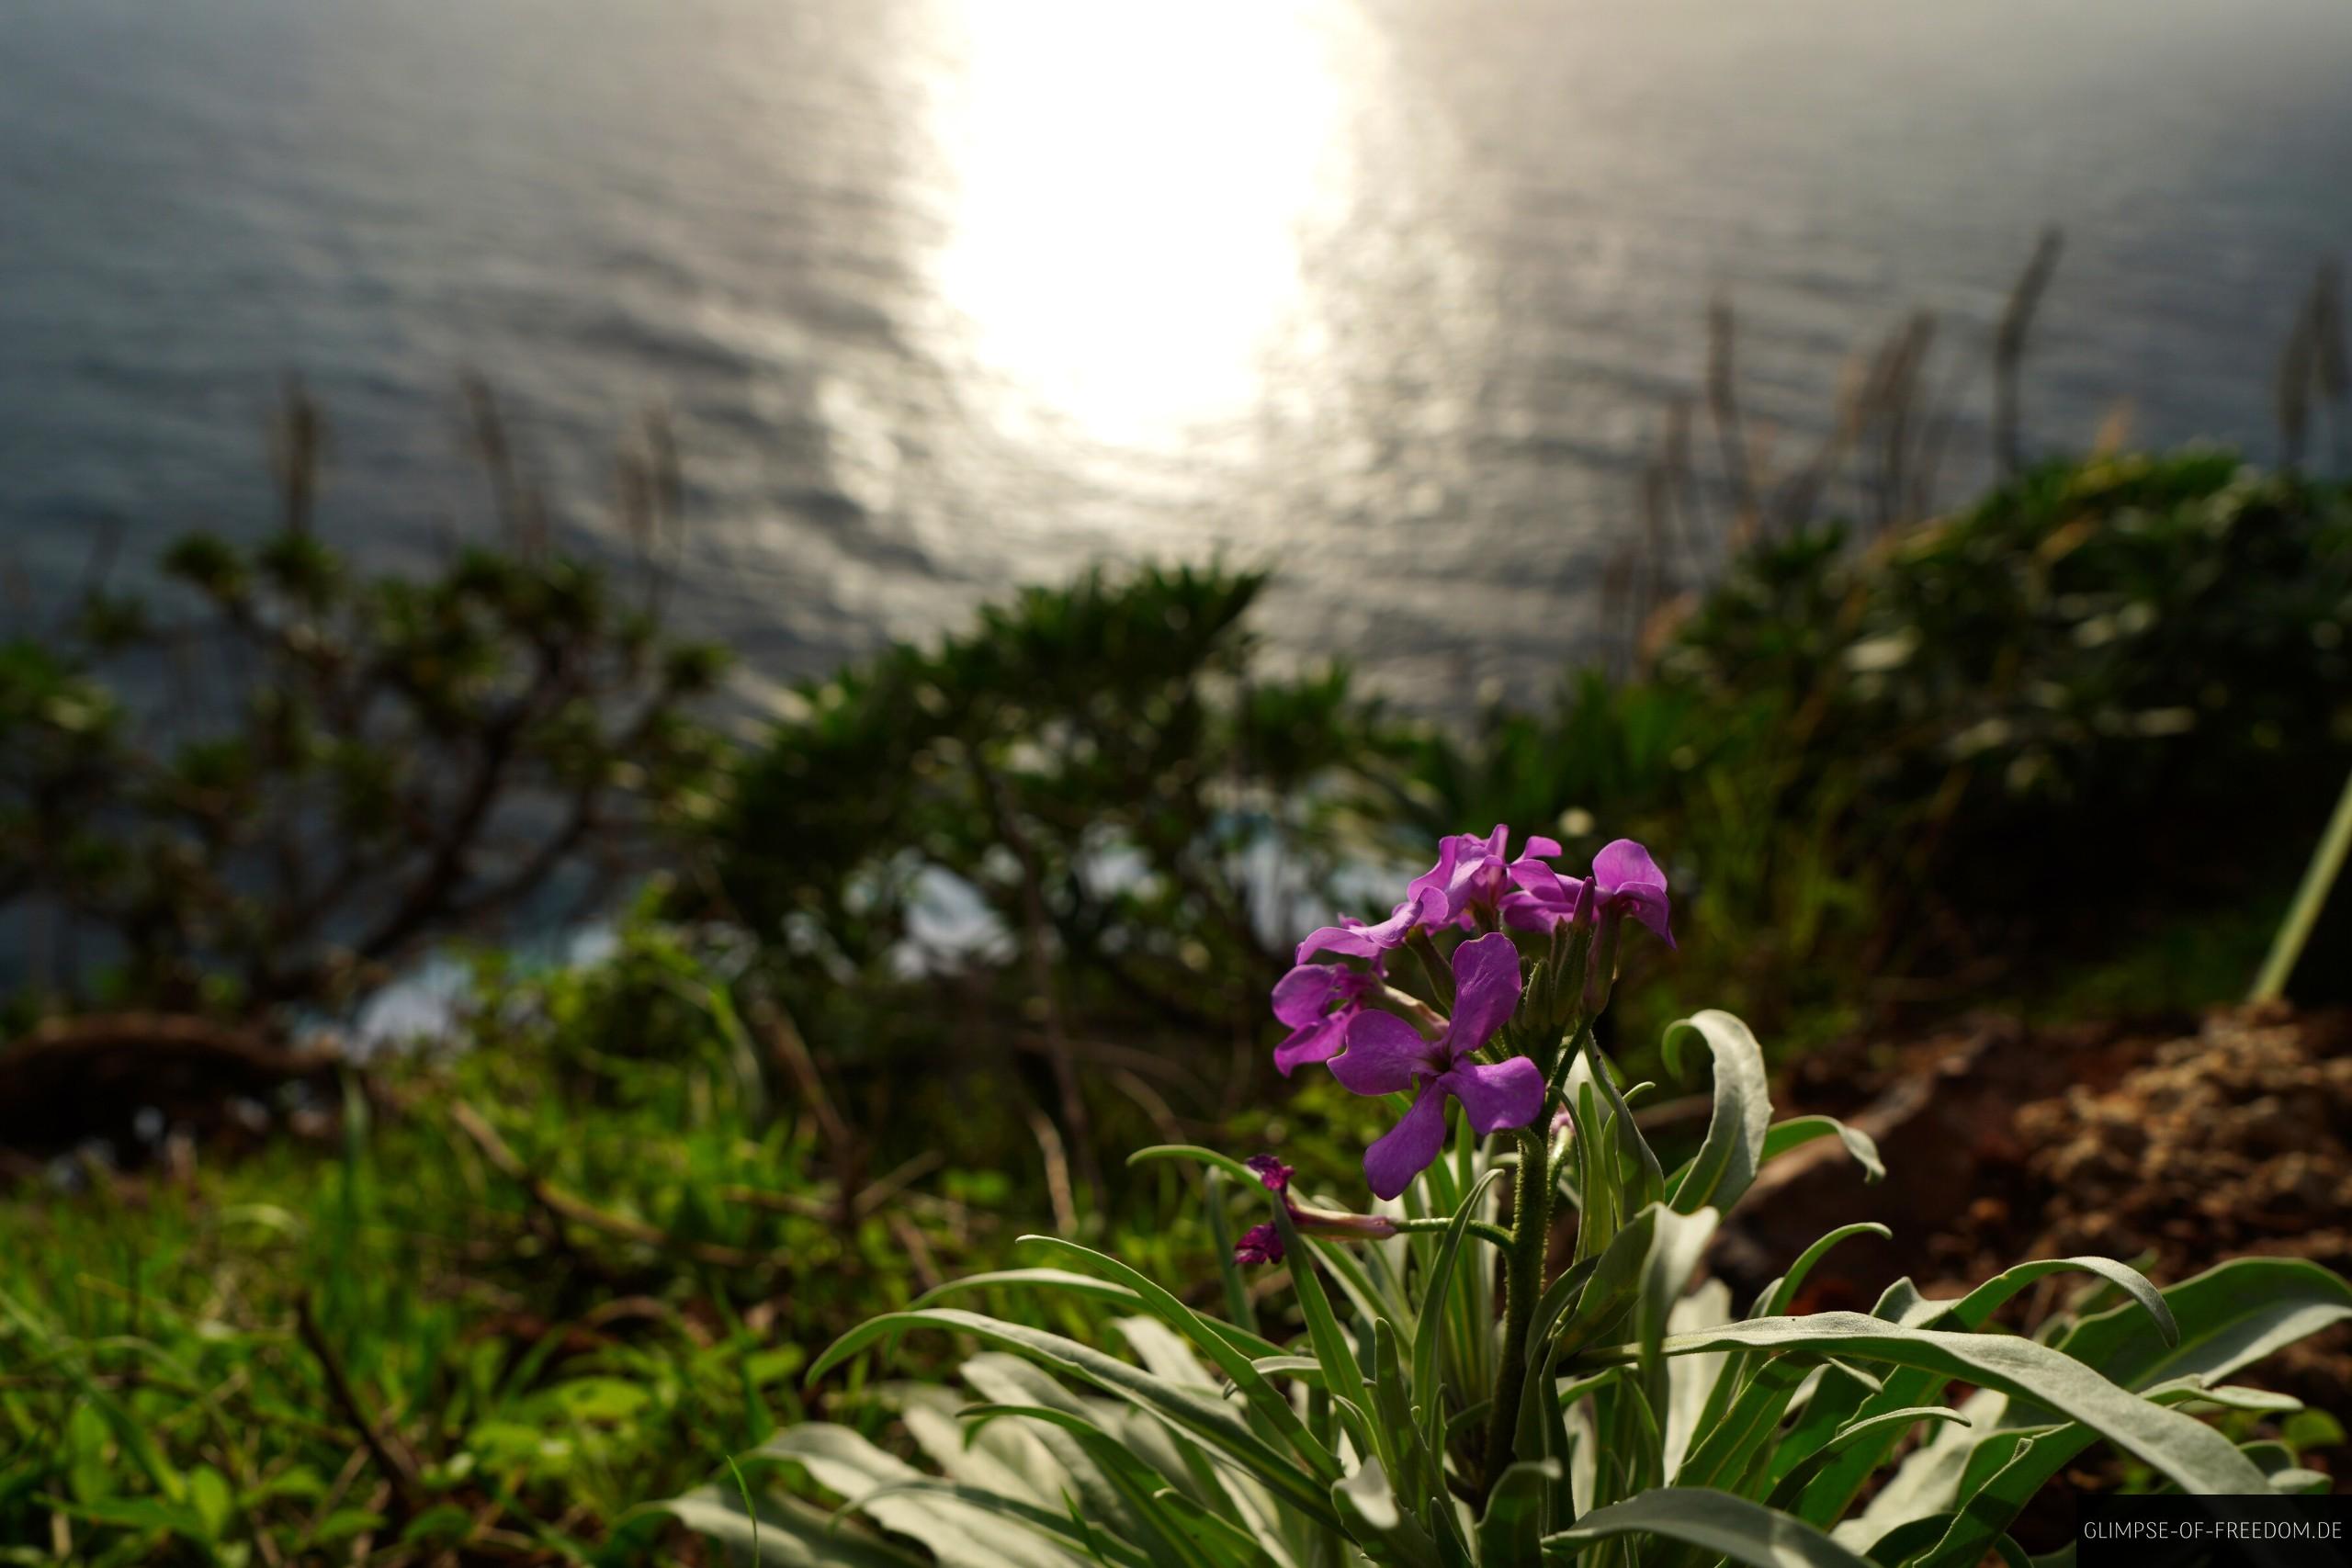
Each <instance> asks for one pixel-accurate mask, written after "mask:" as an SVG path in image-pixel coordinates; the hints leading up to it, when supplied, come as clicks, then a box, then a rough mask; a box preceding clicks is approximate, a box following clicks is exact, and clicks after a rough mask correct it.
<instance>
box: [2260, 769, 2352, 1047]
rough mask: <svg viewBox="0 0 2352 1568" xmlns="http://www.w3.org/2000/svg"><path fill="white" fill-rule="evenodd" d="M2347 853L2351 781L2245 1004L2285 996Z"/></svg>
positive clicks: (2351, 841)
mask: <svg viewBox="0 0 2352 1568" xmlns="http://www.w3.org/2000/svg"><path fill="white" fill-rule="evenodd" d="M2346 852H2352V778H2347V779H2346V780H2345V781H2344V795H2343V798H2342V799H2340V800H2338V801H2337V802H2336V803H2335V816H2334V817H2331V818H2328V823H2327V831H2326V832H2325V833H2324V834H2322V835H2321V836H2320V840H2319V849H2318V850H2317V851H2316V852H2314V853H2313V854H2312V863H2311V864H2310V865H2308V866H2306V867H2305V868H2304V869H2303V882H2302V886H2300V887H2298V888H2296V889H2295V901H2294V903H2293V904H2292V905H2290V907H2289V908H2288V910H2287V919H2285V921H2284V922H2282V923H2281V924H2280V926H2279V927H2278V936H2276V937H2275V938H2273V939H2272V940H2271V943H2270V955H2269V956H2268V957H2267V958H2265V959H2264V960H2263V961H2262V973H2261V974H2260V975H2258V976H2256V977H2255V982H2254V994H2253V995H2252V996H2251V997H2249V998H2246V999H2247V1000H2249V1001H2256V1002H2271V1001H2277V1000H2278V998H2279V997H2280V996H2282V995H2284V994H2285V992H2286V989H2287V978H2288V976H2290V975H2292V974H2293V973H2294V972H2295V961H2296V960H2297V959H2300V958H2301V957H2302V955H2303V944H2304V943H2305V942H2309V941H2310V940H2311V937H2312V927H2313V926H2314V925H2317V924H2318V923H2319V912H2320V910H2321V909H2322V908H2325V907H2326V904H2327V894H2328V889H2329V888H2331V887H2333V886H2335V878H2336V874H2337V873H2339V872H2341V871H2342V870H2343V869H2344V858H2345V855H2346Z"/></svg>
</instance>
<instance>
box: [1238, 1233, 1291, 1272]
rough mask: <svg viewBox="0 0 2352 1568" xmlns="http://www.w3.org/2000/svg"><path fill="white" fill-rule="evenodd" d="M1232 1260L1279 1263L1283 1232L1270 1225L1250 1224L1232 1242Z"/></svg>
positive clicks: (1281, 1258)
mask: <svg viewBox="0 0 2352 1568" xmlns="http://www.w3.org/2000/svg"><path fill="white" fill-rule="evenodd" d="M1233 1260H1234V1261H1235V1262H1236V1263H1280V1262H1281V1261H1282V1260H1283V1233H1282V1232H1280V1231H1278V1230H1276V1229H1275V1228H1274V1227H1273V1226H1272V1225H1251V1226H1250V1228H1249V1229H1248V1230H1246V1231H1243V1232H1242V1233H1241V1239H1240V1240H1239V1241H1238V1242H1237V1243H1235V1244H1234V1248H1233Z"/></svg>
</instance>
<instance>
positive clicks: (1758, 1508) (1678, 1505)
mask: <svg viewBox="0 0 2352 1568" xmlns="http://www.w3.org/2000/svg"><path fill="white" fill-rule="evenodd" d="M1627 1535H1653V1536H1657V1537H1659V1538H1661V1539H1662V1540H1673V1541H1680V1542H1682V1543H1684V1544H1685V1545H1689V1546H1695V1547H1698V1548H1700V1549H1701V1550H1702V1551H1710V1552H1713V1553H1716V1554H1717V1555H1720V1556H1723V1557H1727V1558H1730V1559H1731V1560H1732V1561H1733V1562H1745V1563H1747V1564H1749V1565H1750V1568H1870V1562H1869V1561H1868V1560H1867V1559H1865V1558H1861V1557H1858V1556H1856V1555H1855V1554H1854V1553H1853V1552H1850V1551H1847V1550H1846V1549H1845V1548H1844V1547H1842V1546H1840V1545H1838V1543H1837V1542H1836V1541H1834V1540H1830V1539H1829V1538H1828V1537H1827V1536H1826V1535H1824V1534H1822V1533H1821V1532H1820V1531H1819V1530H1817V1529H1814V1528H1813V1527H1812V1526H1811V1525H1809V1524H1806V1523H1805V1522H1804V1520H1802V1519H1797V1518H1792V1517H1790V1516H1788V1515H1786V1514H1779V1513H1774V1512H1773V1511H1772V1510H1771V1509H1770V1508H1767V1507H1766V1506H1764V1505H1762V1504H1761V1503H1756V1502H1751V1501H1749V1500H1748V1499H1747V1498H1745V1497H1735V1496H1733V1495H1731V1494H1730V1493H1728V1492H1713V1491H1709V1490H1706V1489H1705V1488H1702V1487H1692V1486H1666V1487H1659V1488H1657V1490H1655V1491H1649V1492H1645V1493H1643V1494H1641V1495H1639V1496H1636V1497H1630V1498H1627V1499H1626V1500H1625V1501H1624V1502H1623V1503H1614V1504H1611V1505H1610V1506H1608V1507H1605V1508H1596V1509H1594V1510H1593V1511H1592V1512H1591V1513H1589V1514H1587V1515H1586V1516H1585V1517H1583V1518H1581V1519H1578V1520H1577V1522H1576V1523H1575V1524H1574V1525H1572V1526H1571V1527H1569V1528H1568V1529H1565V1530H1560V1531H1557V1532H1555V1533H1554V1534H1552V1535H1548V1536H1545V1537H1544V1551H1546V1552H1549V1553H1555V1554H1561V1555H1566V1554H1570V1553H1575V1552H1580V1551H1584V1550H1586V1549H1587V1548H1588V1547H1590V1546H1592V1545H1594V1544H1595V1543H1596V1542H1600V1541H1604V1540H1613V1539H1615V1538H1617V1537H1619V1536H1627Z"/></svg>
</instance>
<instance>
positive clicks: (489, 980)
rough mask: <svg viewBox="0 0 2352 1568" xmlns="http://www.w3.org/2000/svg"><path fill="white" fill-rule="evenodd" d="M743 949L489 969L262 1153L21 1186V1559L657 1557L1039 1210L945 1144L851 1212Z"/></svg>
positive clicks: (10, 1272) (4, 1405)
mask: <svg viewBox="0 0 2352 1568" xmlns="http://www.w3.org/2000/svg"><path fill="white" fill-rule="evenodd" d="M742 956H743V955H742V953H741V950H740V944H739V943H738V942H736V941H735V940H734V939H733V938H732V937H731V936H729V934H727V933H724V932H711V931H695V930H689V929H680V928H674V927H665V926H662V925H657V924H654V923H652V922H650V921H648V920H644V919H632V920H631V921H629V922H628V923H627V924H625V925H624V926H623V928H622V929H621V931H620V933H619V936H618V940H617V944H616V947H615V948H614V950H613V951H612V952H611V953H609V954H608V955H606V956H605V957H603V958H601V959H598V960H597V961H595V962H594V963H592V964H584V965H582V966H578V967H571V968H555V969H540V970H534V971H526V970H525V969H523V968H522V967H520V966H518V965H517V964H515V963H514V962H513V961H512V960H511V959H507V958H503V957H498V956H494V955H490V956H485V957H484V958H483V959H482V960H481V965H480V970H479V976H478V980H477V983H476V985H475V987H474V988H473V990H472V992H471V994H470V997H469V1000H468V1002H467V1003H466V1005H465V1008H464V1010H463V1016H462V1019H461V1021H460V1023H459V1025H458V1027H457V1028H456V1029H455V1030H453V1031H452V1032H451V1035H450V1038H449V1040H448V1042H447V1043H446V1044H445V1046H444V1047H443V1048H439V1049H421V1050H418V1051H415V1052H409V1053H394V1054H389V1055H385V1056H384V1057H382V1058H380V1059H379V1060H378V1061H375V1062H372V1063H370V1064H369V1065H368V1066H367V1067H366V1068H365V1069H353V1070H352V1072H351V1074H350V1076H349V1079H348V1087H347V1092H346V1095H345V1101H344V1103H343V1104H342V1105H340V1106H336V1105H333V1104H299V1103H298V1104H294V1105H288V1106H276V1107H271V1108H268V1109H269V1110H270V1111H271V1112H272V1113H273V1114H274V1115H275V1116H277V1119H278V1120H279V1121H280V1122H282V1123H283V1127H282V1128H281V1130H280V1132H279V1133H278V1134H275V1135H272V1136H271V1137H269V1138H268V1139H267V1140H266V1141H265V1142H263V1143H262V1144H261V1145H259V1146H258V1148H257V1151H256V1152H254V1153H253V1154H252V1155H251V1156H249V1157H246V1158H243V1159H242V1160H238V1161H234V1162H232V1163H225V1164H218V1165H216V1164H213V1163H212V1162H211V1157H210V1155H209V1152H208V1153H207V1154H205V1155H202V1156H199V1155H198V1154H197V1153H196V1152H195V1151H194V1150H193V1148H192V1147H190V1146H187V1145H179V1146H176V1147H173V1148H167V1149H165V1150H164V1151H161V1152H160V1153H159V1156H158V1157H157V1158H156V1159H155V1160H153V1161H152V1162H151V1163H150V1164H149V1165H148V1166H147V1167H146V1168H144V1169H143V1170H142V1171H141V1173H139V1174H127V1173H125V1172H122V1171H119V1170H117V1169H115V1168H111V1167H109V1166H107V1165H104V1164H101V1163H99V1162H96V1161H69V1162H61V1163H60V1164H58V1165H57V1166H55V1167H53V1168H52V1170H51V1175H50V1177H49V1178H48V1179H46V1180H43V1181H40V1182H35V1183H30V1184H26V1185H23V1186H20V1187H18V1188H17V1189H16V1190H14V1191H13V1192H8V1191H5V1190H0V1562H52V1561H58V1560H63V1561H68V1562H298V1561H324V1560H329V1559H332V1560H335V1561H345V1560H351V1559H353V1558H354V1557H355V1556H359V1557H365V1558H366V1560H368V1561H369V1562H379V1563H386V1564H403V1563H422V1562H434V1561H441V1560H444V1559H442V1557H441V1553H443V1552H444V1551H458V1553H459V1560H461V1561H465V1562H548V1561H564V1560H572V1561H590V1562H636V1561H641V1560H649V1554H650V1553H651V1554H659V1553H658V1552H657V1549H659V1548H660V1540H659V1538H660V1537H661V1536H662V1534H663V1533H664V1532H666V1531H668V1530H670V1529H671V1528H672V1527H671V1526H670V1525H669V1524H668V1522H667V1521H666V1520H664V1519H662V1518H661V1517H659V1516H651V1515H646V1514H643V1513H641V1512H640V1513H637V1514H634V1515H633V1514H632V1512H631V1510H632V1509H634V1508H636V1507H637V1506H638V1505H639V1504H642V1503H644V1502H646V1501H648V1500H649V1499H653V1498H658V1497H661V1496H664V1495H669V1494H670V1492H671V1491H673V1490H675V1489H678V1488H683V1487H685V1486H690V1485H695V1484H699V1483H703V1482H705V1481H707V1480H709V1479H711V1478H712V1477H713V1476H714V1475H723V1474H724V1473H725V1469H726V1462H727V1457H728V1456H729V1454H731V1453H734V1452H737V1451H740V1450H743V1449H746V1448H748V1447H751V1446H752V1445H754V1444H756V1443H758V1442H759V1441H761V1440H763V1438H765V1437H766V1436H767V1435H768V1434H769V1433H770V1432H771V1431H773V1430H774V1429H775V1427H777V1426H778V1425H780V1424H784V1423H786V1422H789V1421H792V1420H796V1419H798V1418H799V1417H800V1416H802V1415H803V1414H804V1412H803V1411H802V1408H801V1405H800V1403H799V1394H798V1393H797V1389H798V1378H797V1374H798V1372H799V1371H800V1370H801V1369H802V1367H803V1366H804V1365H805V1362H806V1359H807V1348H808V1347H809V1346H811V1345H821V1344H823V1343H824V1342H825V1341H827V1340H828V1339H829V1338H831V1337H832V1336H833V1335H834V1334H835V1333H837V1332H839V1331H840V1330H841V1329H842V1328H844V1327H846V1326H847V1325H849V1324H851V1323H854V1322H855V1321H856V1320H857V1319H858V1318H860V1317H862V1316H864V1315H865V1314H867V1313H870V1312H872V1311H874V1310H876V1307H877V1306H881V1305H885V1304H904V1303H907V1302H908V1301H910V1299H912V1298H913V1296H914V1295H915V1294H916V1293H917V1292H919V1291H920V1290H921V1289H922V1285H923V1284H924V1282H925V1281H926V1276H930V1277H932V1279H933V1280H934V1281H935V1278H936V1271H954V1272H957V1273H961V1272H964V1271H967V1270H968V1269H971V1268H973V1267H976V1266H981V1265H985V1264H986V1263H987V1262H988V1261H989V1260H990V1259H991V1258H997V1257H1000V1256H1001V1255H1002V1254H1003V1253H1004V1251H1005V1250H1006V1248H1007V1247H1008V1246H1009V1243H1010V1240H1011V1237H1012V1234H1013V1233H1014V1232H1015V1231H1016V1230H1017V1229H1018V1228H1019V1227H1018V1225H1017V1224H1013V1223H1012V1220H1011V1219H1010V1218H1009V1217H1008V1215H1007V1210H1008V1209H1016V1210H1017V1208H1018V1205H1015V1204H1012V1203H1010V1202H1009V1201H1008V1188H1009V1184H1008V1182H1007V1180H1006V1179H1005V1177H1004V1176H1003V1175H1002V1174H1001V1173H1000V1172H998V1171H995V1170H991V1169H984V1168H983V1169H968V1170H958V1169H955V1168H947V1167H945V1166H944V1165H943V1164H942V1162H940V1161H938V1160H936V1159H932V1160H926V1161H923V1162H922V1163H920V1164H919V1165H917V1166H914V1167H910V1168H899V1169H896V1170H889V1171H882V1172H878V1173H876V1175H875V1177H874V1179H872V1180H871V1181H869V1182H867V1183H866V1184H865V1187H864V1188H862V1189H860V1190H856V1191H852V1192H850V1193H848V1194H847V1197H848V1200H849V1201H847V1202H844V1194H843V1191H842V1188H841V1186H840V1184H839V1179H838V1178H839V1174H840V1164H839V1162H838V1160H837V1158H836V1151H832V1150H830V1149H828V1148H827V1147H826V1146H825V1137H824V1134H823V1133H822V1131H821V1129H820V1126H819V1124H818V1121H817V1118H815V1117H814V1116H813V1115H812V1114H810V1111H809V1106H808V1104H807V1101H806V1100H805V1098H800V1097H791V1096H787V1095H786V1093H784V1092H781V1089H780V1085H781V1083H782V1081H783V1079H784V1078H786V1077H789V1075H788V1074H785V1073H782V1070H781V1069H780V1068H778V1067H776V1066H775V1065H774V1064H772V1063H770V1062H769V1061H767V1060H766V1059H765V1056H764V1055H763V1052H762V1050H761V1049H760V1047H759V1046H758V1045H757V1044H756V1043H753V1041H752V1033H753V1032H752V1031H749V1030H747V1027H746V1026H745V1025H744V1023H743V1022H742V1021H741V1015H740V1014H739V1013H738V1012H737V1011H736V1002H735V1000H734V998H735V997H736V995H737V991H738V985H739V980H740V971H741V967H742ZM779 1075H781V1076H779ZM261 1110H262V1108H254V1111H253V1112H252V1113H253V1114H255V1115H258V1114H260V1113H261ZM174 1142H176V1140H174ZM494 1149H496V1150H503V1156H502V1155H500V1154H496V1153H493V1152H492V1151H493V1150H494ZM507 1160H511V1161H513V1162H514V1168H508V1167H507V1165H506V1164H505V1163H504V1162H505V1161H507ZM1185 1201H1187V1200H1186V1199H1185V1196H1184V1193H1183V1191H1182V1184H1181V1183H1180V1182H1179V1181H1178V1180H1177V1179H1176V1173H1174V1172H1172V1171H1162V1172H1155V1173H1153V1179H1152V1180H1151V1181H1149V1182H1146V1183H1144V1184H1142V1185H1140V1186H1139V1187H1138V1188H1137V1189H1136V1201H1135V1203H1134V1204H1133V1205H1132V1207H1131V1213H1132V1214H1133V1215H1134V1217H1135V1220H1136V1223H1135V1224H1132V1225H1127V1226H1123V1227H1121V1228H1120V1229H1119V1230H1118V1231H1116V1232H1114V1233H1113V1234H1115V1235H1118V1236H1119V1238H1120V1245H1122V1246H1123V1247H1132V1248H1135V1249H1136V1250H1137V1252H1138V1253H1139V1254H1140V1255H1143V1256H1148V1257H1151V1258H1156V1259H1158V1260H1159V1263H1160V1264H1161V1266H1163V1267H1169V1268H1171V1269H1173V1268H1174V1267H1175V1266H1176V1260H1177V1259H1179V1258H1182V1257H1185V1256H1192V1257H1195V1258H1197V1257H1198V1256H1199V1255H1200V1254H1201V1252H1202V1251H1203V1249H1204V1247H1203V1243H1202V1241H1201V1238H1200V1237H1199V1235H1197V1221H1188V1222H1183V1223H1179V1222H1178V1221H1177V1220H1175V1219H1174V1218H1173V1217H1172V1216H1173V1214H1174V1213H1175V1210H1176V1208H1177V1206H1178V1205H1179V1204H1180V1203H1182V1202H1185ZM1163 1215H1165V1216H1168V1217H1166V1218H1163V1217H1162V1216H1163ZM1037 1321H1038V1322H1040V1324H1041V1325H1052V1326H1055V1327H1057V1328H1058V1329H1060V1330H1062V1331H1065V1332H1069V1331H1081V1332H1084V1331H1089V1329H1088V1327H1087V1324H1086V1321H1085V1320H1084V1319H1083V1317H1082V1314H1081V1315H1079V1316H1073V1315H1072V1312H1071V1309H1069V1308H1068V1307H1063V1308H1058V1309H1056V1310H1054V1311H1051V1312H1049V1313H1046V1314H1043V1315H1041V1316H1040V1317H1039V1318H1038V1319H1037ZM346 1390H347V1391H348V1392H345V1391H346ZM832 1407H833V1409H834V1411H835V1414H836V1416H837V1418H840V1419H844V1420H849V1421H852V1422H853V1423H858V1422H861V1421H862V1422H863V1423H864V1424H865V1425H866V1426H868V1427H871V1428H872V1429H874V1430H876V1431H877V1432H878V1430H879V1429H880V1427H881V1425H882V1417H881V1416H879V1415H878V1414H873V1413H868V1414H865V1415H864V1416H861V1414H860V1409H861V1406H860V1403H859V1400H858V1398H857V1397H856V1395H855V1393H854V1391H853V1393H852V1394H850V1395H848V1396H844V1397H842V1398H838V1399H836V1400H835V1401H834V1402H833V1404H832ZM363 1425H364V1426H365V1427H367V1428H368V1429H367V1430H363ZM663 1550H666V1549H663Z"/></svg>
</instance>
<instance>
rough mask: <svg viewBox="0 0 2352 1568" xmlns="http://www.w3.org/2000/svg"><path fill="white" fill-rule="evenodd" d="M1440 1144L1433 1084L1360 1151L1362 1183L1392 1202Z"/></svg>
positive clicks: (1441, 1114)
mask: <svg viewBox="0 0 2352 1568" xmlns="http://www.w3.org/2000/svg"><path fill="white" fill-rule="evenodd" d="M1533 1065H1534V1064H1532V1063H1530V1064H1529V1066H1533ZM1537 1087H1538V1089H1541V1087H1542V1086H1541V1085H1538V1086H1537ZM1444 1143H1445V1094H1444V1092H1443V1091H1442V1090H1441V1089H1438V1088H1437V1087H1436V1085H1435V1084H1433V1083H1432V1084H1429V1085H1425V1086H1423V1088H1422V1089H1421V1093H1420V1098H1419V1099H1418V1100H1414V1101H1413V1108H1412V1109H1411V1110H1410V1111H1407V1112H1405V1119H1404V1120H1403V1121H1401V1122H1397V1125H1395V1126H1394V1127H1391V1128H1389V1129H1388V1131H1387V1132H1385V1133H1383V1134H1381V1135H1380V1138H1379V1141H1377V1142H1376V1143H1374V1145H1372V1147H1370V1148H1368V1149H1366V1150H1364V1152H1363V1179H1364V1180H1366V1181H1367V1182H1370V1183H1371V1184H1372V1190H1373V1191H1374V1193H1376V1194H1378V1195H1379V1196H1380V1197H1383V1198H1394V1197H1396V1196H1397V1194H1399V1193H1401V1192H1403V1191H1404V1190H1405V1189H1406V1188H1408V1187H1410V1186H1411V1185H1412V1184H1413V1178H1415V1177H1417V1176H1419V1175H1420V1173H1421V1172H1423V1171H1425V1170H1427V1169H1428V1168H1430V1161H1431V1160H1433V1159H1435V1158H1437V1151H1438V1150H1439V1148H1441V1147H1442V1145H1444Z"/></svg>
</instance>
